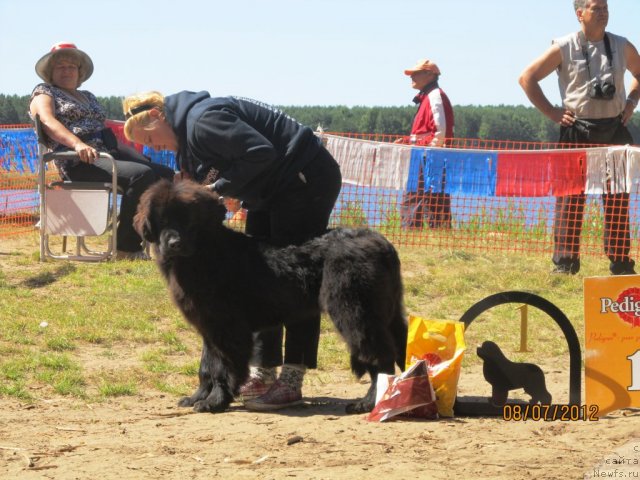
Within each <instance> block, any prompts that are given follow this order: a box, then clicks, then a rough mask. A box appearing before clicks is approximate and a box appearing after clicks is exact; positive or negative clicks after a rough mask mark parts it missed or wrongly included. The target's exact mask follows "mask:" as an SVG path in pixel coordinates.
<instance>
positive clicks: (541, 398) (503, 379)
mask: <svg viewBox="0 0 640 480" xmlns="http://www.w3.org/2000/svg"><path fill="white" fill-rule="evenodd" d="M477 353H478V356H479V357H480V358H481V359H482V360H484V364H483V365H482V373H483V374H484V378H485V379H486V380H487V382H489V383H490V384H491V387H492V394H491V403H492V404H493V405H495V406H500V407H501V406H503V405H505V404H506V403H507V398H508V396H509V390H515V389H516V388H523V389H524V391H525V392H526V393H528V394H529V395H531V400H530V403H531V404H536V403H538V402H540V403H542V404H545V405H550V404H551V394H550V393H549V391H548V390H547V386H546V382H545V379H544V372H543V371H542V369H541V368H540V367H539V366H537V365H535V364H533V363H517V362H512V361H511V360H509V359H508V358H507V357H506V356H505V355H504V353H502V350H500V347H498V345H496V344H495V343H494V342H491V341H488V340H487V341H486V342H482V345H481V346H479V347H478V349H477Z"/></svg>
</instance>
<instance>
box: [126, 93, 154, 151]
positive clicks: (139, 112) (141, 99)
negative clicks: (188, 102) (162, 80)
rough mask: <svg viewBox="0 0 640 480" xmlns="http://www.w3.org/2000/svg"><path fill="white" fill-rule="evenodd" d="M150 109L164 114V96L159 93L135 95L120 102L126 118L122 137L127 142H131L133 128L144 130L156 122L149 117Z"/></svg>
mask: <svg viewBox="0 0 640 480" xmlns="http://www.w3.org/2000/svg"><path fill="white" fill-rule="evenodd" d="M152 108H155V109H157V110H159V111H160V112H162V113H164V96H163V95H162V94H161V93H160V92H156V91H150V92H143V93H136V94H135V95H130V96H128V97H127V98H125V99H124V100H123V101H122V110H123V112H124V116H125V118H126V122H125V124H124V135H125V137H127V139H128V140H130V141H132V140H133V129H134V128H146V127H149V126H151V124H152V123H153V122H155V121H156V119H154V118H152V117H151V115H149V110H151V109H152Z"/></svg>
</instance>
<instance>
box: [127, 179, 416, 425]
mask: <svg viewBox="0 0 640 480" xmlns="http://www.w3.org/2000/svg"><path fill="white" fill-rule="evenodd" d="M224 219H225V208H224V207H223V206H221V205H220V203H219V197H218V195H217V194H215V193H213V192H211V191H210V190H209V189H207V188H206V187H203V186H200V185H198V184H196V183H193V182H188V181H184V182H180V183H177V184H171V183H169V182H167V181H161V182H158V183H156V184H155V185H153V186H152V187H151V188H150V189H148V190H147V191H146V192H145V194H144V195H143V196H142V198H141V200H140V205H139V206H138V212H137V214H136V217H135V221H134V225H135V227H136V230H137V231H138V232H139V233H140V235H141V236H142V237H143V238H144V239H145V240H147V241H149V242H152V243H153V244H154V253H155V256H156V259H157V262H158V265H159V267H160V270H161V271H162V273H163V275H164V276H165V278H166V280H167V283H168V287H169V290H170V291H171V294H172V297H173V300H174V302H175V303H176V305H177V306H178V307H179V308H180V310H181V311H182V313H183V314H184V316H185V318H186V319H187V320H188V321H189V322H190V323H191V324H193V325H194V326H195V327H196V328H197V330H198V331H199V332H200V334H201V335H202V337H203V339H204V344H205V348H204V349H203V352H204V353H203V357H202V359H201V362H202V364H203V365H201V369H200V370H201V371H200V386H199V387H198V390H196V392H195V393H194V394H193V395H191V396H190V397H186V398H184V399H183V400H182V401H181V402H180V405H182V406H193V407H194V409H195V410H197V411H209V412H220V411H224V410H225V409H226V408H227V407H228V406H229V404H230V403H231V401H232V400H233V398H234V397H235V396H236V395H237V393H238V389H239V388H240V386H241V385H242V384H243V382H244V381H245V380H246V378H247V376H248V362H249V358H250V355H251V350H252V332H255V331H257V330H260V329H264V328H267V327H270V326H273V325H277V324H280V323H282V324H284V325H287V323H291V322H293V321H299V319H300V318H305V317H308V316H309V315H317V314H319V312H320V311H325V312H327V313H329V315H330V316H331V319H332V320H333V323H334V324H335V326H336V328H337V330H338V331H339V332H340V334H341V335H342V337H343V338H344V339H345V341H346V343H347V345H348V346H349V349H350V353H351V369H352V370H353V372H354V373H355V374H356V375H357V376H358V377H361V376H362V375H364V374H365V373H369V375H370V376H371V387H370V388H369V391H368V392H367V394H366V396H365V397H364V398H362V399H360V400H359V401H357V402H355V403H353V404H350V405H349V406H348V407H347V411H348V412H350V413H360V412H367V411H370V410H371V409H372V408H373V406H374V403H375V391H376V381H377V375H378V373H379V372H380V373H387V374H393V373H394V372H395V364H398V366H399V367H400V368H401V369H404V362H405V350H406V339H407V323H406V318H405V314H404V306H403V302H402V295H403V291H402V279H401V276H400V260H399V258H398V254H397V252H396V250H395V248H394V247H393V245H391V243H390V242H389V241H387V240H386V239H385V238H384V237H383V236H382V235H380V234H379V233H376V232H374V231H371V230H366V229H346V228H344V229H343V228H340V229H336V230H332V231H329V232H328V233H326V234H325V235H323V236H321V237H318V238H316V239H313V240H310V241H309V242H307V243H305V244H303V245H301V246H290V247H285V248H275V247H271V246H268V245H266V244H264V243H261V242H259V241H257V240H256V239H254V238H251V237H248V236H246V235H244V234H242V233H239V232H236V231H233V230H231V229H229V228H227V227H225V226H224V225H223V221H224ZM203 367H204V368H203Z"/></svg>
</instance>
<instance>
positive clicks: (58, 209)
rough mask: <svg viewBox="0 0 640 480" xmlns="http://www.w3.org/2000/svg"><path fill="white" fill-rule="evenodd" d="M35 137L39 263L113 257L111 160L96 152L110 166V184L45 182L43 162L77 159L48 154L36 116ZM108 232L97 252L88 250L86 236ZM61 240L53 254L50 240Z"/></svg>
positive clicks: (115, 217)
mask: <svg viewBox="0 0 640 480" xmlns="http://www.w3.org/2000/svg"><path fill="white" fill-rule="evenodd" d="M35 128H36V135H37V137H38V168H39V172H38V190H39V193H40V222H39V227H40V261H44V260H45V259H46V258H53V259H58V260H76V261H85V262H87V261H88V262H98V261H102V260H109V259H112V258H115V253H116V251H117V245H116V236H115V235H114V230H115V227H116V226H117V224H118V208H117V207H118V205H117V201H118V195H117V194H118V178H117V167H116V163H115V160H114V159H113V157H112V156H111V155H109V154H107V153H100V157H102V158H108V159H109V160H111V163H112V180H111V183H102V182H76V181H54V182H49V183H48V182H47V179H46V170H47V163H48V162H50V161H51V160H54V159H64V158H77V154H76V153H75V152H49V151H48V149H47V147H46V142H45V140H46V138H47V137H46V134H45V133H44V130H43V128H42V122H41V120H40V116H39V115H36V118H35ZM107 230H110V233H109V235H108V236H107V238H106V240H105V243H106V245H105V246H104V248H102V249H101V250H99V251H95V250H91V249H90V248H89V247H88V246H87V245H86V243H85V238H86V237H99V236H101V235H104V234H105V232H107ZM52 236H59V237H61V243H62V247H61V248H60V249H56V251H55V252H54V251H53V250H52V247H51V245H50V242H49V240H50V237H52ZM67 237H75V240H76V241H75V248H74V249H73V252H67Z"/></svg>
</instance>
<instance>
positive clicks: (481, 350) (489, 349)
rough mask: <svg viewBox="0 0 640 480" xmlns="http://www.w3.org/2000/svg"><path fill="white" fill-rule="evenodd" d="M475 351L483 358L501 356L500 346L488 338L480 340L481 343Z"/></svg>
mask: <svg viewBox="0 0 640 480" xmlns="http://www.w3.org/2000/svg"><path fill="white" fill-rule="evenodd" d="M476 353H477V354H478V356H479V357H480V358H481V359H483V360H489V359H496V358H499V357H501V356H502V351H501V350H500V347H498V345H496V344H495V343H493V342H491V341H489V340H487V341H485V342H482V345H480V346H479V347H478V349H477V350H476Z"/></svg>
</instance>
